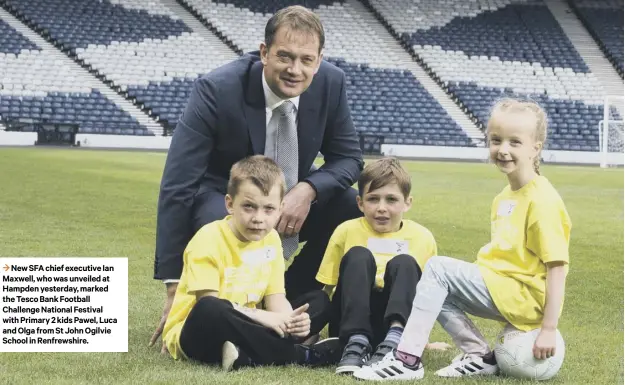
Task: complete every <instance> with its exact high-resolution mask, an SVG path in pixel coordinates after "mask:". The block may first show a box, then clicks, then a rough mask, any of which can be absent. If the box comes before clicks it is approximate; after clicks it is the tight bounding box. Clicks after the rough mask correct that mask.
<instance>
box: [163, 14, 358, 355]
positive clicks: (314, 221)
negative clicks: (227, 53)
mask: <svg viewBox="0 0 625 385" xmlns="http://www.w3.org/2000/svg"><path fill="white" fill-rule="evenodd" d="M324 40H325V37H324V31H323V26H322V25H321V21H320V20H319V18H318V17H317V15H316V14H315V13H313V12H312V11H310V10H308V9H306V8H304V7H300V6H293V7H288V8H284V9H282V10H280V11H278V12H277V13H276V14H275V15H274V16H273V17H272V18H271V19H270V20H269V21H268V23H267V26H266V28H265V42H264V43H261V45H260V51H257V52H253V53H250V54H247V55H244V56H242V57H241V58H240V59H237V60H235V61H233V62H231V63H229V64H226V65H224V66H222V67H220V68H217V69H215V70H213V71H212V72H210V73H209V74H207V75H205V76H203V77H201V78H200V79H198V80H197V81H196V82H195V84H194V86H193V90H192V92H191V96H190V98H189V101H188V104H187V106H186V109H185V111H184V113H183V115H182V116H181V118H180V121H179V122H178V125H177V127H176V130H175V132H174V135H173V138H172V142H171V146H170V148H169V153H168V155H167V160H166V163H165V170H164V173H163V178H162V182H161V190H160V195H159V200H158V217H157V229H156V255H155V263H154V278H155V279H160V280H163V281H164V282H165V283H166V285H167V301H166V304H165V309H164V311H163V317H162V319H161V323H160V326H159V328H157V330H156V332H155V333H154V335H153V336H152V340H151V343H152V344H153V343H154V342H155V341H156V339H157V338H158V336H159V335H160V333H161V330H162V326H163V325H164V322H165V320H166V317H167V315H168V313H169V307H170V306H171V303H172V301H173V298H174V293H175V290H176V287H177V282H178V279H179V278H180V275H181V273H182V268H183V258H182V254H183V251H184V249H185V247H186V245H187V243H188V242H189V240H190V239H191V237H192V236H193V235H194V234H195V232H196V231H197V230H199V229H200V228H201V227H202V226H203V225H205V224H207V223H210V222H212V221H214V220H217V219H221V218H223V217H225V216H226V214H227V213H226V209H225V203H224V196H225V193H226V185H227V181H228V176H229V172H230V168H231V166H232V165H233V164H234V163H235V162H237V161H238V160H240V159H242V158H244V157H246V156H249V155H253V154H264V155H266V156H268V157H271V158H272V159H274V160H276V162H277V163H278V164H279V165H280V167H281V168H282V169H283V171H284V173H285V176H286V179H287V187H288V188H289V191H288V193H287V194H286V196H285V198H284V208H283V212H282V215H281V218H280V221H279V223H278V225H277V231H278V232H279V233H280V235H281V236H282V239H283V246H284V249H285V258H289V257H291V253H292V252H293V251H294V249H295V248H297V245H298V242H303V241H306V244H305V246H304V247H303V248H302V250H301V251H300V253H299V255H298V256H297V257H296V258H295V260H294V262H293V264H292V265H291V266H290V268H289V269H288V271H287V272H286V274H285V284H286V292H287V298H288V299H290V300H292V299H294V298H297V297H298V296H300V295H302V294H304V293H306V292H308V291H310V290H314V289H317V288H319V287H320V284H318V283H317V282H316V281H315V275H316V273H317V270H318V268H319V265H320V263H321V258H322V257H323V254H324V251H325V248H326V246H327V244H328V240H329V238H330V236H331V235H332V232H333V231H334V229H335V228H336V227H337V226H338V225H339V224H341V223H342V222H344V221H346V220H348V219H352V218H355V217H358V216H360V215H362V214H361V212H360V211H359V210H358V207H357V205H356V190H354V189H353V188H351V187H350V186H352V185H353V184H354V183H355V182H356V180H357V179H358V176H359V175H360V171H361V169H362V166H363V160H362V154H361V151H360V146H359V141H358V137H357V134H356V131H355V129H354V125H353V122H352V119H351V115H350V110H349V106H348V102H347V95H346V87H347V82H346V79H345V74H344V73H343V71H342V70H340V69H339V68H337V67H335V66H333V65H331V64H329V63H328V62H325V61H323V60H322V49H323V45H324ZM319 152H321V153H322V154H323V156H324V164H323V165H322V166H321V167H320V168H319V169H316V168H315V167H314V166H313V162H314V160H315V158H316V156H317V154H318V153H319Z"/></svg>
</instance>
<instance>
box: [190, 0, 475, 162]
mask: <svg viewBox="0 0 625 385" xmlns="http://www.w3.org/2000/svg"><path fill="white" fill-rule="evenodd" d="M182 3H183V4H185V5H186V7H187V9H189V11H190V12H192V13H193V14H195V15H196V16H197V17H198V18H200V19H201V20H202V21H203V22H204V23H205V24H206V25H207V26H208V27H209V28H211V29H212V30H213V31H214V32H215V33H216V34H217V35H218V36H220V37H221V38H222V39H223V40H224V41H225V42H226V43H227V44H229V45H230V46H231V47H232V48H233V49H234V50H236V51H237V52H239V53H242V52H248V51H253V50H257V49H258V47H259V43H260V42H261V41H262V40H263V37H264V36H263V31H264V26H265V24H266V22H267V20H268V19H269V17H270V16H271V14H273V13H274V12H275V11H276V10H278V9H280V8H282V7H284V6H287V5H292V4H302V5H305V6H307V7H309V8H312V9H314V10H315V12H316V13H318V14H319V15H320V17H321V18H322V20H323V22H324V27H325V32H326V47H325V51H324V55H325V58H326V60H328V61H329V62H331V63H333V64H335V65H337V66H338V67H340V68H341V69H343V70H344V71H345V74H346V77H347V81H348V83H349V86H348V87H349V88H348V99H349V103H350V107H351V109H352V117H353V119H354V124H355V126H356V129H357V130H358V131H359V132H361V133H362V134H363V136H364V137H365V139H364V141H365V150H366V151H372V152H377V151H379V145H380V143H381V141H376V140H374V138H376V137H383V138H384V139H383V142H384V143H392V144H414V145H439V146H465V147H466V146H474V144H473V143H472V142H471V140H470V139H469V138H468V137H467V135H466V134H465V132H464V131H463V130H462V128H461V127H460V126H459V125H458V124H457V123H456V122H455V121H454V120H453V119H452V118H451V117H450V116H449V115H448V114H447V112H446V111H445V110H444V109H443V108H442V107H441V106H440V104H439V103H438V102H437V101H436V100H435V99H434V98H433V97H432V96H431V95H430V94H429V93H428V92H427V91H426V90H425V89H424V88H423V86H422V85H421V84H420V83H419V81H418V80H417V79H416V78H415V77H414V75H413V74H412V73H411V72H410V71H409V70H407V69H406V68H405V66H402V64H401V63H400V62H401V61H400V60H399V59H398V58H397V57H396V55H394V54H393V52H392V51H391V50H390V49H389V47H388V43H387V42H386V41H384V39H383V38H382V37H381V36H378V35H377V34H376V33H375V32H373V31H372V30H371V28H369V27H368V26H367V24H366V23H365V22H364V20H363V19H362V18H361V17H360V15H359V14H358V13H357V12H355V11H354V9H353V8H352V7H351V6H350V2H349V1H347V2H345V1H342V2H332V1H322V0H318V1H310V0H309V1H299V2H298V1H285V0H274V1H271V0H269V1H257V0H237V1H227V2H225V1H210V0H186V1H182Z"/></svg>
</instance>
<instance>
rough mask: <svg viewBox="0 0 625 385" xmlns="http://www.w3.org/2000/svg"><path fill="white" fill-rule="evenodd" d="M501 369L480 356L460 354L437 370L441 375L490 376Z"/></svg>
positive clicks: (437, 373) (438, 374)
mask: <svg viewBox="0 0 625 385" xmlns="http://www.w3.org/2000/svg"><path fill="white" fill-rule="evenodd" d="M498 371H499V368H498V367H497V365H496V364H495V365H492V364H488V363H486V362H484V359H483V358H482V357H480V356H476V355H471V354H460V355H459V356H456V358H454V359H453V361H451V364H450V365H449V366H446V367H444V368H442V369H440V370H438V371H437V372H436V375H437V376H439V377H465V376H490V375H495V374H497V372H498Z"/></svg>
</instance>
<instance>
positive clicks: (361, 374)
mask: <svg viewBox="0 0 625 385" xmlns="http://www.w3.org/2000/svg"><path fill="white" fill-rule="evenodd" d="M424 376H425V369H423V364H419V367H418V368H417V369H411V368H408V367H406V366H405V365H404V363H403V362H401V361H399V360H397V359H395V356H394V354H393V352H389V353H388V354H387V355H385V356H384V358H383V359H382V360H381V361H379V362H376V363H374V364H371V365H370V366H363V367H362V368H360V369H359V370H357V371H356V372H354V377H356V378H357V379H359V380H369V381H398V380H403V381H416V380H420V379H422V378H423V377H424Z"/></svg>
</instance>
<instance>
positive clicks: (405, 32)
mask: <svg viewBox="0 0 625 385" xmlns="http://www.w3.org/2000/svg"><path fill="white" fill-rule="evenodd" d="M367 3H368V5H369V7H370V8H371V9H372V10H373V11H374V12H375V13H376V14H377V15H378V17H379V18H380V19H381V20H382V21H383V22H384V23H385V25H386V26H387V27H388V28H389V29H390V30H391V31H392V33H393V34H394V35H395V36H396V37H397V38H399V39H401V40H402V41H403V43H404V44H405V46H406V48H407V49H408V50H409V51H411V52H412V53H413V54H414V55H415V57H416V58H417V60H419V61H420V62H421V63H422V65H423V66H424V67H425V68H427V70H428V71H429V73H430V74H431V75H432V76H433V77H434V78H436V79H437V80H438V81H439V83H440V84H441V85H442V86H443V87H445V88H446V89H447V91H448V92H450V93H451V94H453V95H454V97H455V98H456V100H457V102H458V103H459V104H461V105H462V106H464V107H465V108H466V111H467V113H469V114H471V115H472V116H473V117H474V119H475V120H476V122H478V123H479V124H480V125H481V126H482V127H484V126H485V123H486V119H487V116H488V112H489V108H490V106H491V105H492V104H493V102H494V101H495V100H496V99H497V98H500V97H502V96H505V95H510V96H517V97H529V98H532V99H534V100H536V101H538V102H539V103H541V104H542V105H543V106H544V107H545V108H546V109H547V112H548V114H549V118H550V139H551V140H550V141H549V143H548V144H547V148H549V149H552V150H574V151H598V148H599V143H598V139H599V136H598V131H597V123H598V122H599V120H601V118H602V113H603V106H602V103H603V101H602V95H603V91H602V89H601V86H600V84H599V82H598V81H597V80H596V79H595V77H594V75H593V74H592V73H589V70H588V67H587V66H586V64H585V63H584V61H583V60H582V58H581V57H580V56H579V54H578V53H577V51H576V50H575V49H574V48H573V46H572V44H571V43H570V41H569V40H568V38H567V37H566V35H565V34H564V33H563V31H562V29H561V28H560V26H559V25H558V23H557V21H556V20H555V19H554V18H553V16H552V14H551V13H550V12H549V10H548V9H547V7H546V6H545V5H544V3H543V2H542V1H535V0H532V1H511V0H480V1H473V2H466V1H461V0H446V1H434V0H428V1H421V2H419V3H414V2H412V1H409V0H399V1H395V2H393V3H392V4H391V3H389V2H386V1H384V0H368V1H367Z"/></svg>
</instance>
